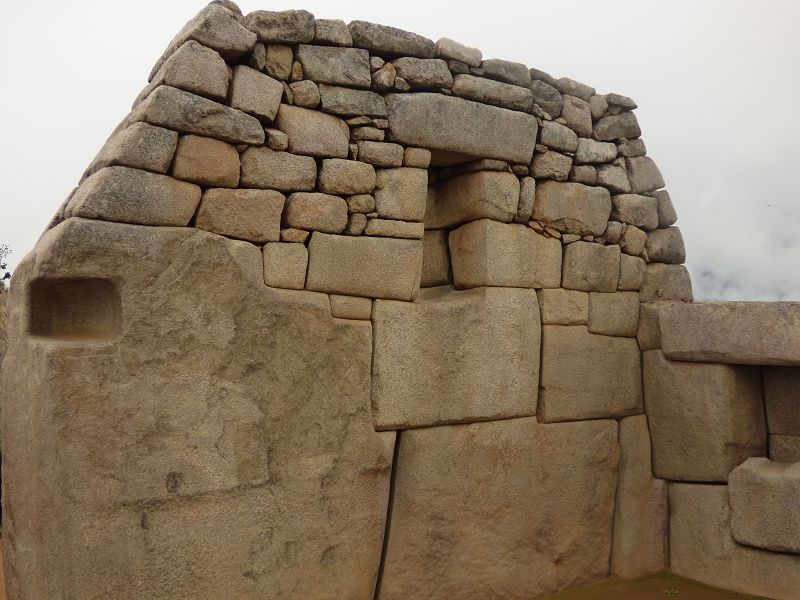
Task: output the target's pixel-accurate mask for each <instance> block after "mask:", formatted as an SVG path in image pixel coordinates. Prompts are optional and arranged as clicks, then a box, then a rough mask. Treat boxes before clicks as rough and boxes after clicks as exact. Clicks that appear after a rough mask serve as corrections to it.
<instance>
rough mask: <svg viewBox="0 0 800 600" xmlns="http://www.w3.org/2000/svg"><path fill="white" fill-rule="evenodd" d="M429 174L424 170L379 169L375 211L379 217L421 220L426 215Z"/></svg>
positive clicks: (405, 168) (403, 168) (406, 168)
mask: <svg viewBox="0 0 800 600" xmlns="http://www.w3.org/2000/svg"><path fill="white" fill-rule="evenodd" d="M427 193H428V172H427V171H426V170H425V169H410V168H408V167H401V168H398V169H378V171H377V173H376V180H375V208H376V210H377V211H378V214H379V215H380V216H381V217H384V218H387V219H401V220H405V221H421V220H422V219H423V217H424V216H425V198H426V197H427Z"/></svg>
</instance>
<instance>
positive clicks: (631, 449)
mask: <svg viewBox="0 0 800 600" xmlns="http://www.w3.org/2000/svg"><path fill="white" fill-rule="evenodd" d="M619 446H620V457H619V478H618V480H617V502H616V510H615V514H614V542H613V544H612V546H611V574H612V575H616V576H618V577H623V578H625V579H633V578H636V577H644V576H646V575H654V574H656V573H660V572H662V571H664V570H666V569H667V567H668V566H669V553H668V545H669V543H668V540H669V505H668V504H669V498H668V493H669V486H668V484H667V482H666V481H664V480H662V479H654V478H653V469H652V466H651V457H650V454H651V453H650V432H649V431H648V428H647V417H645V416H644V415H636V416H632V417H626V418H624V419H622V420H620V422H619Z"/></svg>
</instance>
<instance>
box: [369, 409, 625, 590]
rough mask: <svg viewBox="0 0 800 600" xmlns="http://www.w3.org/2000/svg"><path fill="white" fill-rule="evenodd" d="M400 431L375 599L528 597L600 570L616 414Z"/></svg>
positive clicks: (606, 547) (605, 552) (603, 570)
mask: <svg viewBox="0 0 800 600" xmlns="http://www.w3.org/2000/svg"><path fill="white" fill-rule="evenodd" d="M401 438H402V441H401V442H400V448H399V453H398V463H397V464H398V469H397V475H396V480H395V496H394V506H393V510H392V526H391V531H390V534H389V539H388V545H387V548H386V556H385V557H384V571H383V579H382V585H381V591H380V597H381V598H382V599H383V600H399V599H401V598H403V599H405V598H492V597H496V598H520V599H522V598H533V597H534V596H537V595H539V594H543V593H546V592H551V591H554V590H559V589H563V588H566V587H571V586H575V585H579V584H581V583H585V582H589V581H594V580H599V579H602V578H604V577H606V575H607V574H608V557H609V552H610V545H611V527H610V524H611V517H612V513H613V510H614V488H615V482H616V472H617V426H616V423H614V422H613V421H593V422H585V423H566V424H558V425H540V424H538V423H536V420H535V419H533V418H529V419H513V420H510V421H502V422H494V423H474V424H470V425H456V426H448V427H441V428H428V429H418V430H413V431H407V432H404V433H403V434H402V435H401ZM504 457H505V458H504ZM464 473H474V474H476V476H475V477H470V478H465V477H464ZM531 490H537V493H531ZM532 540H539V543H532Z"/></svg>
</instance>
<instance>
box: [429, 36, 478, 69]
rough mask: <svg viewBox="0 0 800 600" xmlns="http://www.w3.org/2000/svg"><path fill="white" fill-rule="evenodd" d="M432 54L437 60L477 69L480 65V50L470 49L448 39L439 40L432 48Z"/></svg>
mask: <svg viewBox="0 0 800 600" xmlns="http://www.w3.org/2000/svg"><path fill="white" fill-rule="evenodd" d="M434 52H435V54H436V57H437V58H444V59H450V60H456V61H458V62H462V63H464V64H465V65H467V66H470V67H478V66H480V64H481V59H482V54H481V51H480V50H478V49H477V48H470V47H468V46H465V45H464V44H461V43H459V42H456V41H454V40H451V39H450V38H440V39H439V40H438V41H437V42H436V44H435V46H434Z"/></svg>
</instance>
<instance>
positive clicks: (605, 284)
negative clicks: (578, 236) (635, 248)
mask: <svg viewBox="0 0 800 600" xmlns="http://www.w3.org/2000/svg"><path fill="white" fill-rule="evenodd" d="M619 261H620V251H619V246H601V245H600V244H595V243H593V242H575V243H574V244H570V245H568V246H567V247H566V248H565V249H564V271H563V275H562V278H561V282H562V285H563V286H564V287H565V288H567V289H571V290H582V291H584V292H614V291H616V289H617V283H618V281H619V264H620V263H619Z"/></svg>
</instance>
